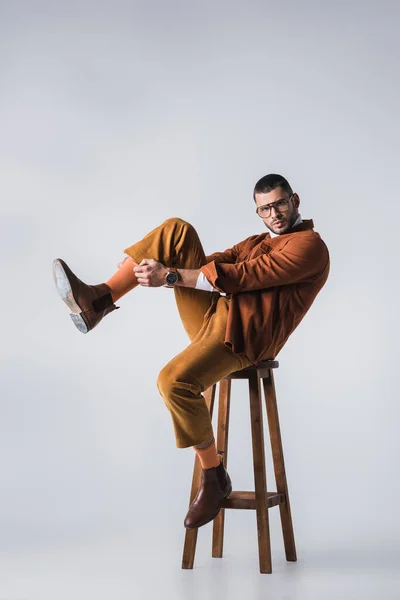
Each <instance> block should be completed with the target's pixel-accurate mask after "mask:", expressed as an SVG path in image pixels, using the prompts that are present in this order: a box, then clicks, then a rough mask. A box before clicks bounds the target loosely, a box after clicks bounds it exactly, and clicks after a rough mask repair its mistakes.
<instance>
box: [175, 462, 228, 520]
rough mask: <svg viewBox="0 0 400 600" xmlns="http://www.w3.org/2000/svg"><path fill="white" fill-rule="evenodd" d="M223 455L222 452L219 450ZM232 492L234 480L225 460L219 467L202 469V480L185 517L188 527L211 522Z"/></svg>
mask: <svg viewBox="0 0 400 600" xmlns="http://www.w3.org/2000/svg"><path fill="white" fill-rule="evenodd" d="M218 454H220V455H222V452H218ZM231 492H232V482H231V478H230V477H229V474H228V471H227V470H226V469H225V466H224V463H223V460H222V461H221V463H220V464H219V465H218V467H212V468H211V469H202V470H201V481H200V486H199V489H198V491H197V494H196V496H195V498H194V500H193V502H192V504H191V505H190V507H189V511H188V513H187V515H186V517H185V521H184V525H185V527H186V529H193V528H195V527H201V526H202V525H205V524H206V523H209V522H210V521H212V520H213V519H215V517H216V516H217V514H218V513H219V511H220V510H221V505H222V501H223V500H224V499H225V498H227V497H228V496H229V494H230V493H231Z"/></svg>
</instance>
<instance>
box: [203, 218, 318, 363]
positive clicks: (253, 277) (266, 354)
mask: <svg viewBox="0 0 400 600" xmlns="http://www.w3.org/2000/svg"><path fill="white" fill-rule="evenodd" d="M206 259H207V264H206V265H204V266H203V267H201V271H202V272H203V273H204V275H205V276H206V278H207V280H208V281H209V282H210V283H211V284H212V285H213V286H214V287H215V288H217V289H218V290H219V291H220V292H224V293H226V294H227V296H228V298H229V301H230V302H229V311H228V322H227V327H226V333H225V344H226V345H227V346H229V347H230V348H231V349H232V351H233V352H235V353H238V354H240V353H244V354H245V355H246V356H247V357H248V358H249V360H251V361H252V362H253V363H254V364H257V363H258V362H259V361H261V360H267V359H274V358H276V355H277V354H278V353H279V351H280V350H281V348H282V346H283V345H284V344H285V342H286V340H287V339H288V337H289V335H290V334H291V333H292V332H293V331H294V330H295V329H296V327H297V326H298V324H299V323H300V321H301V320H302V319H303V317H304V315H305V314H306V312H307V311H308V309H309V308H310V306H311V305H312V303H313V302H314V299H315V297H316V296H317V294H318V292H319V291H320V289H321V288H322V287H323V286H324V284H325V282H326V280H327V278H328V274H329V269H330V260H329V252H328V248H327V247H326V245H325V243H324V242H323V240H322V239H321V237H320V235H319V234H318V233H317V232H316V231H314V223H313V220H312V219H303V222H302V223H299V224H298V225H296V226H295V227H292V228H291V229H290V231H288V232H287V233H283V234H281V235H278V236H275V237H271V235H270V234H269V233H268V232H267V233H261V234H257V235H252V236H250V237H248V238H246V239H245V240H243V241H242V242H239V243H238V244H235V245H234V246H233V248H229V249H227V250H225V251H224V252H215V253H214V254H211V255H210V256H207V257H206Z"/></svg>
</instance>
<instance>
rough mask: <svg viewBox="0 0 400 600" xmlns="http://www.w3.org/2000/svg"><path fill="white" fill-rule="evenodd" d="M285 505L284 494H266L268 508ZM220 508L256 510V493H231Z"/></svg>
mask: <svg viewBox="0 0 400 600" xmlns="http://www.w3.org/2000/svg"><path fill="white" fill-rule="evenodd" d="M278 504H285V494H279V493H278V492H267V505H268V508H272V507H273V506H277V505H278ZM222 508H241V509H250V510H251V509H253V510H255V509H256V493H255V492H244V491H240V492H239V491H237V492H231V494H230V496H229V498H225V500H224V501H223V503H222Z"/></svg>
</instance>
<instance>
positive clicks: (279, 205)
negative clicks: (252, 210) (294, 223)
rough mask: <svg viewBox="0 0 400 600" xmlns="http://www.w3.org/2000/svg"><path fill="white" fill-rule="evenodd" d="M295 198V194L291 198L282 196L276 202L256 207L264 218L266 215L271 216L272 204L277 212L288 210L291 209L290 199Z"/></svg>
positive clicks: (259, 214)
mask: <svg viewBox="0 0 400 600" xmlns="http://www.w3.org/2000/svg"><path fill="white" fill-rule="evenodd" d="M292 198H293V194H292V195H291V196H290V198H282V199H281V200H277V201H276V202H271V204H264V206H258V207H257V208H256V213H257V214H258V216H259V217H261V218H262V219H264V218H265V217H269V216H270V214H271V208H272V206H273V207H274V208H275V210H276V212H279V213H281V212H286V211H287V210H289V200H291V199H292Z"/></svg>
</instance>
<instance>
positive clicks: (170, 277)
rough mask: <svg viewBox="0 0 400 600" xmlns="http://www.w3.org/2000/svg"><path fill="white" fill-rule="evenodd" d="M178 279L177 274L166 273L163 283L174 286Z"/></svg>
mask: <svg viewBox="0 0 400 600" xmlns="http://www.w3.org/2000/svg"><path fill="white" fill-rule="evenodd" d="M178 279H179V276H178V273H167V276H166V277H165V281H166V282H167V283H168V285H175V283H177V281H178Z"/></svg>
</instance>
